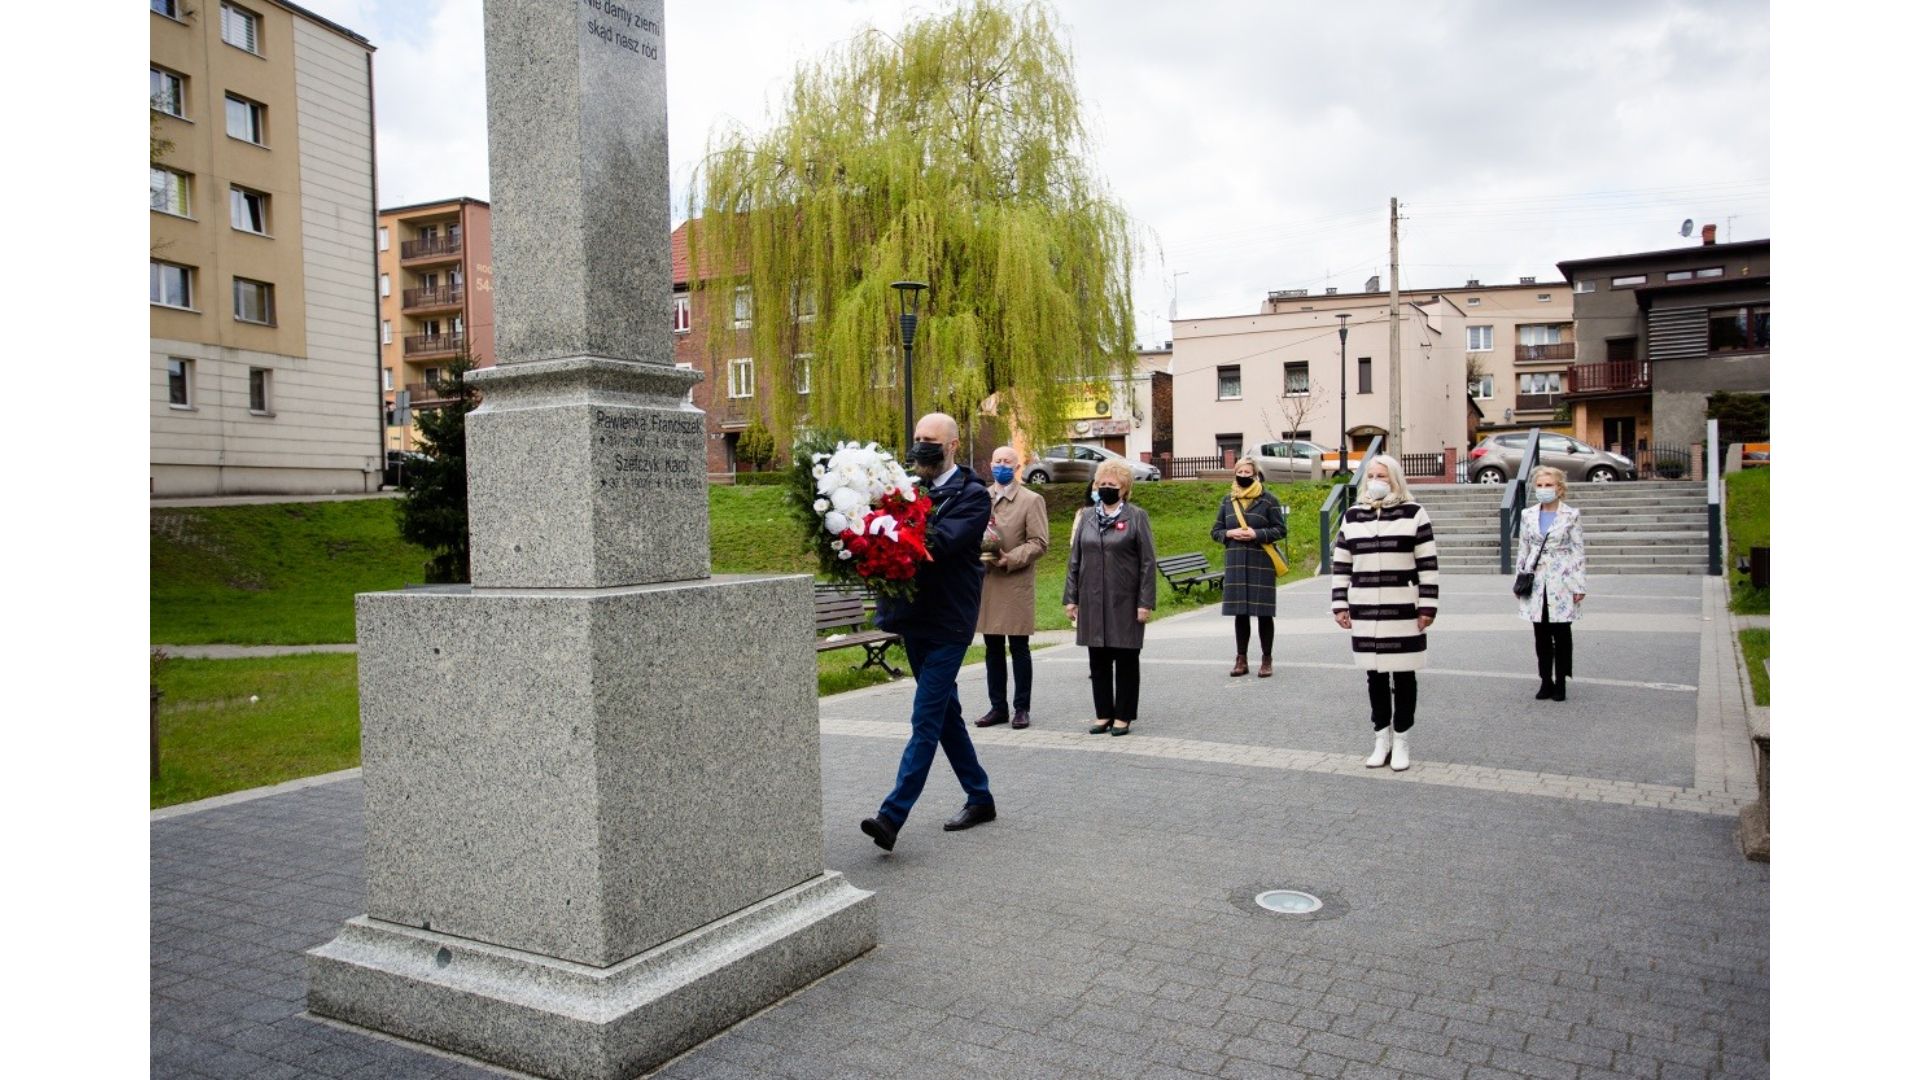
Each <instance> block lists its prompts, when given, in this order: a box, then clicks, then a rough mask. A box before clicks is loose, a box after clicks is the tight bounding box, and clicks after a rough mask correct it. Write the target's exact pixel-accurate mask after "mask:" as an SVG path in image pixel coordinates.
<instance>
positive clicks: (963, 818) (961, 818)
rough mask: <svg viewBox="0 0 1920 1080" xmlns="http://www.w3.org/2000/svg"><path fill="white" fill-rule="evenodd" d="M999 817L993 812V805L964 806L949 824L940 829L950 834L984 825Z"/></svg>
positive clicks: (949, 819)
mask: <svg viewBox="0 0 1920 1080" xmlns="http://www.w3.org/2000/svg"><path fill="white" fill-rule="evenodd" d="M997 816H999V815H997V814H995V813H994V812H993V806H992V804H988V805H986V806H963V807H961V808H960V812H959V813H957V814H955V815H953V816H952V817H950V818H948V819H947V823H946V824H945V825H942V826H940V827H941V828H943V829H945V830H947V831H948V832H959V831H960V830H961V829H971V828H973V827H974V826H975V825H984V824H986V823H987V822H989V821H992V820H993V819H994V818H995V817H997Z"/></svg>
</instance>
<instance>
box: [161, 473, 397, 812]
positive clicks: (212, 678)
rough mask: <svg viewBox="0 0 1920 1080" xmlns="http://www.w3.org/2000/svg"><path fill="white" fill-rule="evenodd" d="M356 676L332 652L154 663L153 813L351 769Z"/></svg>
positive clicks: (356, 726) (350, 663) (344, 658)
mask: <svg viewBox="0 0 1920 1080" xmlns="http://www.w3.org/2000/svg"><path fill="white" fill-rule="evenodd" d="M329 505H351V504H329ZM358 672H359V658H358V657H355V656H353V655H351V654H345V655H343V654H339V653H322V654H316V655H310V656H280V657H273V658H271V659H262V660H168V661H166V662H165V663H163V664H161V665H160V666H159V671H158V674H157V681H158V683H159V686H160V690H161V692H162V694H163V695H164V696H162V697H161V699H160V779H159V780H157V781H154V782H153V784H152V805H153V806H154V807H161V806H171V805H173V804H174V803H182V802H191V801H192V800H195V799H205V798H209V797H211V796H214V795H224V794H226V793H227V792H229V791H240V790H243V789H246V788H253V787H261V786H264V785H266V784H278V783H280V782H282V781H285V780H293V779H296V778H298V777H302V776H315V775H318V774H320V773H327V772H334V771H335V770H338V769H350V768H352V767H354V766H355V765H358V764H360V696H359V684H358V678H359V675H358ZM255 696H258V698H259V700H258V701H257V702H256V701H253V700H251V699H252V698H253V697H255Z"/></svg>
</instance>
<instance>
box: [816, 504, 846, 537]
mask: <svg viewBox="0 0 1920 1080" xmlns="http://www.w3.org/2000/svg"><path fill="white" fill-rule="evenodd" d="M822 524H823V525H825V526H826V529H827V531H828V532H830V533H832V534H833V535H835V536H839V535H840V534H841V533H843V532H846V531H847V524H848V522H847V515H845V514H843V513H841V512H840V511H838V510H829V511H828V512H827V519H826V521H824V522H822Z"/></svg>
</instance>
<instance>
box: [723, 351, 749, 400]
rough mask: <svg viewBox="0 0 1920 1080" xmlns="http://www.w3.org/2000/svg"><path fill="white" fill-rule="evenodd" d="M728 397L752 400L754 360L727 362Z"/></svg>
mask: <svg viewBox="0 0 1920 1080" xmlns="http://www.w3.org/2000/svg"><path fill="white" fill-rule="evenodd" d="M727 396H728V397H730V398H750V397H752V396H753V358H752V357H751V356H749V357H745V358H743V359H740V360H729V361H727Z"/></svg>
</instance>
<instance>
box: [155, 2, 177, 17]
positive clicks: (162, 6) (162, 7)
mask: <svg viewBox="0 0 1920 1080" xmlns="http://www.w3.org/2000/svg"><path fill="white" fill-rule="evenodd" d="M151 2H152V4H153V13H154V14H155V15H165V16H166V17H167V18H169V19H177V18H179V17H180V11H179V6H178V5H177V4H176V3H175V2H174V0H151Z"/></svg>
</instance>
